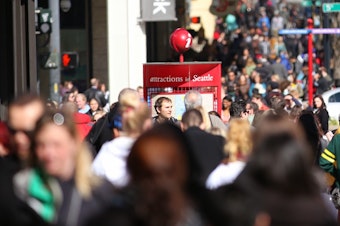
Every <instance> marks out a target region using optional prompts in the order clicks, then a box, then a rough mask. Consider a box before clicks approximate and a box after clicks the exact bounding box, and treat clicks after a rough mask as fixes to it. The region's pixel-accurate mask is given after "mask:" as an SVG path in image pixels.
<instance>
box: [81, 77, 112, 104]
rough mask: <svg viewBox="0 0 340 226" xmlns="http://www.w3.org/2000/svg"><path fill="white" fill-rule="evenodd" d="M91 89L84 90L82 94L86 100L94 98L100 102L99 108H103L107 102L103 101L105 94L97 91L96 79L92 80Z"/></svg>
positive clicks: (97, 83)
mask: <svg viewBox="0 0 340 226" xmlns="http://www.w3.org/2000/svg"><path fill="white" fill-rule="evenodd" d="M90 83H91V87H90V88H88V89H87V90H85V92H84V94H85V96H86V99H87V100H91V99H92V98H96V99H97V100H99V101H100V106H101V107H102V108H103V107H105V105H106V103H107V101H106V99H105V94H104V93H103V92H102V91H101V90H100V89H99V80H98V79H96V78H92V79H91V81H90Z"/></svg>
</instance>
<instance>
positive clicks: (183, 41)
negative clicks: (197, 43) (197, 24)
mask: <svg viewBox="0 0 340 226" xmlns="http://www.w3.org/2000/svg"><path fill="white" fill-rule="evenodd" d="M191 44H192V36H191V34H190V33H189V32H188V31H187V30H185V29H184V28H177V29H176V30H175V31H174V32H172V34H171V35H170V45H171V47H172V48H173V49H174V50H175V51H176V52H178V53H184V52H185V51H188V50H189V49H190V47H191Z"/></svg>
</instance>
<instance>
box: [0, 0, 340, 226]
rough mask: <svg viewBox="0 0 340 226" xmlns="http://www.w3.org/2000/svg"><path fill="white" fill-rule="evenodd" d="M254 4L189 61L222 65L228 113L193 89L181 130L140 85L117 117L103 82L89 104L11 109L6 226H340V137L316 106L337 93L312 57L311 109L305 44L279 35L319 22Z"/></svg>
mask: <svg viewBox="0 0 340 226" xmlns="http://www.w3.org/2000/svg"><path fill="white" fill-rule="evenodd" d="M252 2H253V3H254V4H253V3H250V2H248V1H245V0H240V1H238V5H237V8H236V12H235V13H234V14H229V15H228V16H226V17H225V18H223V19H222V18H218V19H217V24H216V25H217V26H216V32H215V35H214V37H215V39H214V42H213V44H212V46H208V42H207V40H205V38H204V29H201V30H200V31H199V33H198V34H197V36H196V37H195V39H194V44H193V48H192V50H191V51H189V52H188V53H186V54H187V55H186V59H189V60H190V59H191V58H192V59H193V60H218V61H221V62H222V67H223V76H222V77H221V83H222V89H223V90H222V93H223V94H222V95H223V98H222V103H221V104H222V111H221V112H216V111H213V109H206V108H205V107H203V106H204V104H203V98H202V94H201V93H200V92H199V91H198V90H195V89H192V90H189V91H187V93H185V96H184V100H183V106H184V109H185V112H184V113H183V115H182V117H181V118H180V119H177V118H175V117H173V103H172V99H171V98H169V97H168V96H166V95H164V96H159V97H158V98H157V99H156V100H155V102H154V105H153V106H148V103H147V102H145V101H144V97H143V95H144V94H143V87H141V86H139V87H137V89H132V88H125V89H123V90H121V92H120V93H119V96H118V98H117V100H118V101H117V102H114V103H112V104H110V102H109V95H110V93H109V91H108V90H107V89H106V86H105V84H101V83H100V82H99V80H98V79H96V78H92V79H91V81H90V84H91V87H89V88H88V89H87V90H85V91H84V92H79V90H78V89H77V88H76V87H75V86H74V85H73V84H72V82H70V81H66V82H65V83H64V84H63V86H62V87H61V89H60V90H61V93H60V94H61V96H62V100H61V101H60V103H56V102H54V101H45V100H43V99H41V97H39V96H37V95H34V94H26V95H24V96H19V97H17V98H16V99H15V100H13V101H12V102H11V103H10V104H9V106H8V119H7V120H6V122H1V123H0V156H1V157H0V183H1V186H0V200H1V202H0V225H18V226H19V225H20V226H22V225H27V226H28V225H32V226H33V225H35V226H37V225H57V226H75V225H79V226H91V225H108V226H109V225H119V226H131V225H148V226H159V225H165V226H167V225H168V226H178V225H188V226H191V225H192V226H198V225H217V226H218V225H224V226H225V225H227V226H228V225H230V226H281V225H292V226H295V225H296V226H303V225H308V226H332V225H338V222H340V221H339V220H338V211H337V208H340V201H338V200H340V199H338V197H340V192H339V189H336V188H339V187H340V178H339V177H340V175H339V170H338V169H339V167H340V165H339V164H340V161H338V160H337V157H338V156H340V151H339V150H340V134H339V133H340V129H337V130H334V131H332V130H331V129H330V128H329V127H328V121H329V115H328V112H327V106H326V105H325V103H324V101H323V98H322V96H321V95H320V94H322V93H323V92H324V91H326V90H328V89H330V88H331V87H332V86H333V85H334V84H333V83H332V79H331V76H330V75H329V74H328V73H327V70H326V69H325V68H324V67H323V61H322V52H321V51H319V50H318V49H316V51H314V53H315V56H313V57H314V68H313V71H314V74H313V76H314V90H313V93H314V97H313V106H308V105H306V104H304V101H306V100H307V95H306V94H307V91H308V90H307V85H306V84H307V76H306V74H307V70H308V68H307V67H306V65H305V63H306V60H307V58H308V56H307V55H306V54H305V53H306V45H305V44H306V40H305V37H303V36H301V35H290V36H279V35H278V30H280V29H282V28H298V27H303V26H305V24H304V20H301V16H302V18H303V16H305V17H308V16H309V14H308V13H310V11H309V10H308V9H307V8H299V7H297V6H295V5H291V4H288V3H287V2H286V1H285V0H281V1H279V2H276V1H271V0H267V1H266V0H264V1H262V0H260V1H257V2H256V3H255V1H252ZM208 47H209V48H208ZM190 54H191V55H190ZM152 107H153V108H154V112H155V113H156V115H154V116H153V115H152V113H151V112H152V111H151V108H152Z"/></svg>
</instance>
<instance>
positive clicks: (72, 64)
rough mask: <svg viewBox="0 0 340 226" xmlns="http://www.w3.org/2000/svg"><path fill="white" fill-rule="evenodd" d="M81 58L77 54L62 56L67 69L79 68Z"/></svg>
mask: <svg viewBox="0 0 340 226" xmlns="http://www.w3.org/2000/svg"><path fill="white" fill-rule="evenodd" d="M78 62H79V56H78V53H76V52H66V53H63V54H62V55H61V63H62V66H63V68H65V69H73V68H76V67H78Z"/></svg>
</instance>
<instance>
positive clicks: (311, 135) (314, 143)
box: [299, 110, 322, 165]
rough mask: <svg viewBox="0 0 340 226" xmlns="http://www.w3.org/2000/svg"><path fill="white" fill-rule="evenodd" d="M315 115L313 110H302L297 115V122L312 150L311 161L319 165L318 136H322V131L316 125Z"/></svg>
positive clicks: (319, 149)
mask: <svg viewBox="0 0 340 226" xmlns="http://www.w3.org/2000/svg"><path fill="white" fill-rule="evenodd" d="M315 117H316V116H315V115H314V114H313V112H311V111H306V110H304V111H302V113H301V115H300V117H299V124H300V126H301V128H302V131H303V132H304V135H305V137H306V140H307V143H308V144H309V146H310V149H311V151H312V153H311V154H312V156H313V162H314V163H315V165H319V156H320V155H321V146H320V145H321V144H320V138H321V137H322V132H321V129H320V127H319V126H318V120H317V119H316V118H315Z"/></svg>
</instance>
